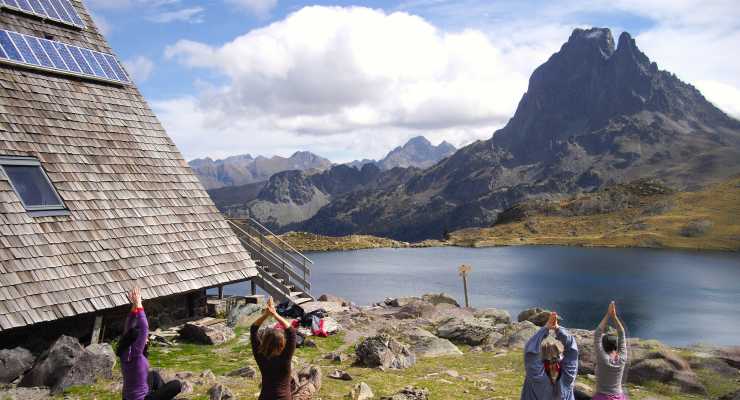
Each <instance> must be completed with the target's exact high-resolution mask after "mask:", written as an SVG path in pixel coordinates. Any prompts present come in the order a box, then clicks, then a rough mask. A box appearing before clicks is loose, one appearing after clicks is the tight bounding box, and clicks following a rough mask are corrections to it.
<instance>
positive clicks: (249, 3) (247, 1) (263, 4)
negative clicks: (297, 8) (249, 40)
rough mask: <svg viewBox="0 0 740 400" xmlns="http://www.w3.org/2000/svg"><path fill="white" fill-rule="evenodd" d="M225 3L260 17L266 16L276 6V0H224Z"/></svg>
mask: <svg viewBox="0 0 740 400" xmlns="http://www.w3.org/2000/svg"><path fill="white" fill-rule="evenodd" d="M226 3H228V4H231V5H234V6H236V7H239V8H242V9H244V10H247V11H249V12H251V13H252V14H254V15H256V16H258V17H260V18H264V17H267V15H269V14H270V11H272V9H273V8H275V6H277V0H226Z"/></svg>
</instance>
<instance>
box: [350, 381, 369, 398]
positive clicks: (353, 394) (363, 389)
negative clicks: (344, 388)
mask: <svg viewBox="0 0 740 400" xmlns="http://www.w3.org/2000/svg"><path fill="white" fill-rule="evenodd" d="M374 396H375V394H374V393H373V390H372V389H370V386H368V384H367V383H365V382H360V383H358V384H357V385H355V387H353V388H352V391H350V392H349V394H348V395H347V399H348V400H369V399H372V398H373V397H374Z"/></svg>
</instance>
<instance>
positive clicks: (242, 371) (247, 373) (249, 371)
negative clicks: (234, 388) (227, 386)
mask: <svg viewBox="0 0 740 400" xmlns="http://www.w3.org/2000/svg"><path fill="white" fill-rule="evenodd" d="M227 376H239V377H242V378H249V379H253V378H254V377H256V376H257V370H256V369H254V367H250V366H246V367H244V368H239V369H237V370H236V371H231V372H229V373H228V374H227Z"/></svg>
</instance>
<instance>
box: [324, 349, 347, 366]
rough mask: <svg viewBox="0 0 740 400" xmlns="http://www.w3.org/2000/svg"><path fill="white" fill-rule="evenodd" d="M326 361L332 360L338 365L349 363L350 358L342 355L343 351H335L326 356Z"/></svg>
mask: <svg viewBox="0 0 740 400" xmlns="http://www.w3.org/2000/svg"><path fill="white" fill-rule="evenodd" d="M324 359H325V360H331V361H334V362H338V363H343V362H345V361H347V359H348V357H347V355H346V354H344V353H342V352H341V351H334V352H331V353H329V354H327V355H325V356H324Z"/></svg>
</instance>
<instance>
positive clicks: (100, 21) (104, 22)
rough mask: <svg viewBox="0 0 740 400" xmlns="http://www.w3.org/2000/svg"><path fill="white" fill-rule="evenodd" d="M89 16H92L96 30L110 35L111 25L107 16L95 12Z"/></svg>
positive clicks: (104, 34)
mask: <svg viewBox="0 0 740 400" xmlns="http://www.w3.org/2000/svg"><path fill="white" fill-rule="evenodd" d="M90 16H91V17H92V19H93V21H95V26H97V27H98V31H99V32H100V33H101V34H103V36H108V35H110V33H111V31H112V30H113V27H112V26H111V24H110V22H108V19H107V18H105V17H104V16H102V15H100V14H96V13H90Z"/></svg>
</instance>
